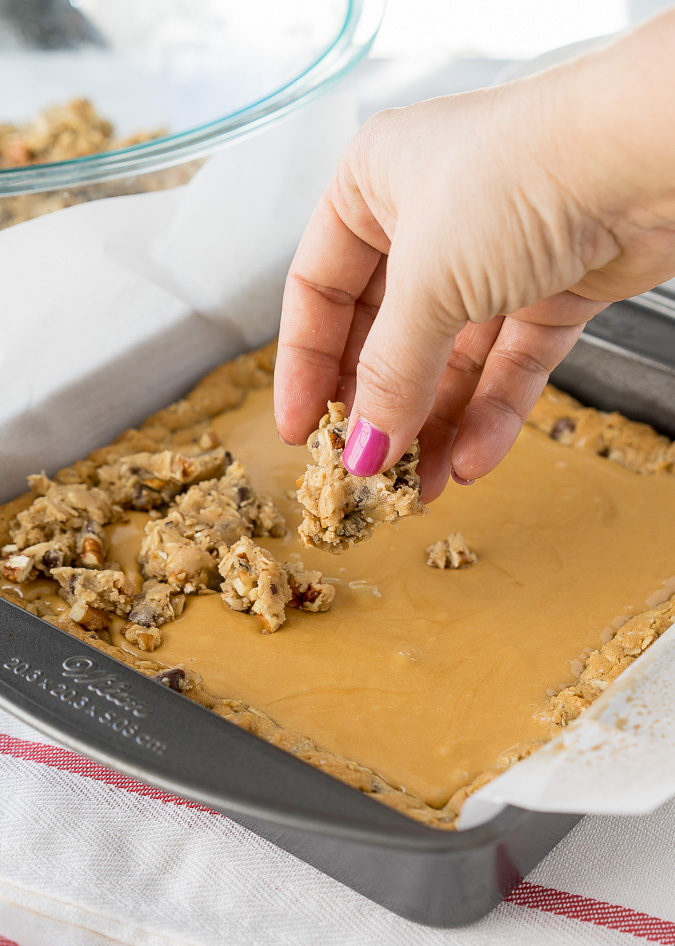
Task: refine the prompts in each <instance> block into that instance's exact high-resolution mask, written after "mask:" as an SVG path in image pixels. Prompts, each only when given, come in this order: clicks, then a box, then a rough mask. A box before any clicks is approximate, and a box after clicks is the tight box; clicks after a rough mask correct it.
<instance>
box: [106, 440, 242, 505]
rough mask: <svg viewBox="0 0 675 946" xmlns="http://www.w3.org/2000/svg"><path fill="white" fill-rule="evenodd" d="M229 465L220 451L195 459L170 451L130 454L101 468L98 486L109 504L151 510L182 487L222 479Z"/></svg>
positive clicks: (199, 455)
mask: <svg viewBox="0 0 675 946" xmlns="http://www.w3.org/2000/svg"><path fill="white" fill-rule="evenodd" d="M231 462H232V456H231V454H229V453H227V452H226V451H225V450H224V449H223V447H217V448H216V449H215V450H208V451H205V452H204V453H198V454H197V455H196V456H187V455H186V453H184V452H183V453H178V452H176V451H173V450H162V451H160V452H159V453H148V452H144V453H134V454H132V455H131V456H129V457H121V458H120V459H119V460H117V461H116V462H115V463H107V464H104V465H103V466H101V467H100V468H99V470H98V482H99V485H100V486H101V487H102V488H103V489H105V490H106V491H107V492H108V493H109V495H110V497H111V499H112V501H113V502H115V503H119V504H120V505H121V506H125V507H126V508H127V509H140V510H148V509H155V508H157V507H158V506H164V505H166V504H167V503H169V502H171V500H172V499H173V498H174V497H175V496H177V495H178V493H179V492H180V491H181V490H182V489H184V488H185V487H186V486H191V485H192V484H193V483H197V482H199V481H200V480H208V479H211V478H212V477H214V476H222V474H223V473H224V472H225V467H226V466H227V465H228V464H229V463H231Z"/></svg>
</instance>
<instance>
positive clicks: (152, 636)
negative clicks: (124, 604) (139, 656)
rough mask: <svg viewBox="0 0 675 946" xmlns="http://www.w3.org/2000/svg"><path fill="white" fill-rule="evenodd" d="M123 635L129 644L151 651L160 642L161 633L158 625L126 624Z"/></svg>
mask: <svg viewBox="0 0 675 946" xmlns="http://www.w3.org/2000/svg"><path fill="white" fill-rule="evenodd" d="M124 636H125V637H126V639H127V640H128V641H129V643H130V644H135V645H136V646H137V647H138V648H139V649H140V650H147V651H152V650H156V649H157V647H159V645H160V644H161V643H162V635H161V633H160V630H159V628H158V627H145V626H144V625H142V624H127V625H126V627H125V628H124Z"/></svg>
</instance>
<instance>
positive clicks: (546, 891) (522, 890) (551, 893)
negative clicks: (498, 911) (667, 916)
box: [505, 880, 675, 946]
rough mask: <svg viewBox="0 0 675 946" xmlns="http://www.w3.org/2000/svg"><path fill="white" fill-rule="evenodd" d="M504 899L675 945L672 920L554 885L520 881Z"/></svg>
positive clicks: (674, 929) (655, 941) (532, 908)
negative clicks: (545, 885) (546, 885)
mask: <svg viewBox="0 0 675 946" xmlns="http://www.w3.org/2000/svg"><path fill="white" fill-rule="evenodd" d="M505 900H506V902H507V903H515V904H517V905H518V906H521V907H529V908H530V909H531V910H543V911H544V912H545V913H556V914H557V915H558V916H565V917H567V918H568V919H571V920H581V921H582V923H594V924H595V925H596V926H604V927H606V928H607V929H610V930H617V931H619V932H621V933H630V934H631V935H632V936H639V937H641V938H642V939H647V940H649V941H650V942H652V943H663V944H667V946H675V923H671V922H670V921H669V920H661V919H659V917H656V916H650V915H649V914H648V913H640V912H638V911H637V910H631V909H630V908H629V907H621V906H619V905H618V904H616V903H606V902H605V901H604V900H594V899H593V898H592V897H582V896H580V895H579V894H576V893H567V892H566V891H564V890H555V889H554V888H553V887H542V886H540V885H539V884H531V883H529V882H528V881H527V880H523V881H521V883H519V884H518V886H517V887H515V888H514V889H513V890H512V891H511V893H510V894H509V895H508V896H507V897H505Z"/></svg>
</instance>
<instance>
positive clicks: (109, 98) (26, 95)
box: [0, 0, 384, 228]
mask: <svg viewBox="0 0 675 946" xmlns="http://www.w3.org/2000/svg"><path fill="white" fill-rule="evenodd" d="M383 6H384V0H322V2H321V3H316V2H312V0H284V2H283V3H282V2H279V0H246V2H245V3H241V2H234V0H142V2H138V0H115V3H110V2H108V0H4V4H0V143H1V142H2V133H3V131H5V133H6V134H7V133H8V131H9V132H10V133H12V146H11V147H10V148H9V149H8V151H7V152H5V159H4V162H2V163H0V228H2V227H7V226H10V225H11V224H14V223H19V222H21V221H23V220H27V219H30V218H31V217H34V216H38V215H40V214H43V213H47V212H50V211H53V210H57V209H60V208H61V207H65V206H70V205H71V204H74V203H80V202H82V201H85V200H92V199H97V198H101V197H106V196H114V195H120V194H129V193H137V192H140V191H146V190H157V189H164V188H167V187H172V186H175V185H178V184H182V183H185V181H187V180H188V179H189V178H190V177H191V176H192V174H193V173H194V171H195V170H196V169H197V168H198V167H199V166H200V165H201V163H202V161H203V159H204V158H206V157H207V156H208V155H209V154H211V153H212V152H214V151H216V150H219V149H221V148H223V147H224V146H226V145H227V144H228V143H230V142H231V141H233V140H234V139H236V138H239V137H241V136H243V135H248V134H251V133H252V132H254V131H256V130H257V129H259V128H261V127H262V126H264V125H265V124H267V123H269V122H271V121H273V120H275V119H277V118H279V117H280V116H282V115H284V114H286V113H287V112H289V111H290V110H292V109H294V108H296V107H298V106H299V105H301V104H303V103H304V102H306V101H308V100H309V99H311V98H313V97H314V96H317V95H318V94H320V93H321V92H323V91H324V90H326V89H327V88H328V87H329V86H331V85H332V84H333V83H334V82H335V81H336V80H338V79H339V78H340V77H341V76H343V75H344V74H345V73H346V72H348V71H349V70H350V69H351V68H352V67H353V66H354V65H355V64H356V63H357V62H358V61H359V60H360V59H361V58H362V57H363V56H364V55H365V53H366V52H367V51H368V49H369V48H370V45H371V44H372V41H373V39H374V37H375V35H376V33H377V30H378V27H379V24H380V20H381V17H382V13H383ZM64 23H65V25H64ZM82 98H84V99H87V100H90V101H91V103H92V105H93V107H94V109H95V111H96V113H98V114H99V115H102V116H104V117H105V119H107V120H109V122H110V125H109V126H108V125H106V126H105V128H104V134H103V140H102V141H99V142H98V143H97V145H96V153H91V154H84V153H82V154H79V155H78V156H74V157H70V156H69V157H68V159H65V160H53V159H51V155H50V154H49V152H46V153H47V159H46V160H45V159H40V158H39V157H38V158H37V159H36V158H35V156H29V157H28V158H27V157H26V153H25V149H24V151H22V140H21V135H20V134H18V135H17V133H16V131H15V129H16V126H20V125H23V124H24V123H26V122H30V121H31V120H34V119H35V118H36V116H38V115H39V114H40V113H41V111H42V110H44V109H45V108H47V107H49V106H54V105H64V104H65V103H69V102H70V101H71V100H73V99H75V100H77V99H82ZM87 108H88V106H86V105H83V104H82V103H81V102H80V103H79V104H78V103H76V105H75V111H76V112H77V114H76V115H75V119H73V118H72V115H66V124H67V123H68V122H70V123H71V124H72V123H73V121H74V122H75V124H77V122H79V121H80V120H81V115H80V113H81V112H82V111H83V110H86V109H87ZM78 110H79V111H78ZM59 114H60V113H59ZM53 119H54V114H53V113H52V116H51V118H50V119H49V120H50V121H53ZM39 121H40V122H42V125H44V123H45V121H47V119H40V120H39ZM95 121H96V122H98V121H99V119H98V116H96V119H95ZM3 123H9V124H5V127H4V129H3ZM9 125H11V126H12V127H11V128H10V127H9ZM42 125H40V124H38V132H40V133H41V132H42V131H43V130H44V129H43V128H42ZM100 127H103V126H101V125H97V134H98V131H99V129H100ZM112 128H114V135H113V134H112V131H111V129H112ZM34 130H35V129H33V131H34ZM108 132H109V133H108ZM49 133H50V129H47V130H46V134H49ZM106 133H107V136H106ZM17 137H18V138H19V142H20V143H19V144H18V145H17V143H16V139H17ZM125 137H126V138H127V140H126V141H124V140H123V139H124V138H125ZM1 153H2V151H1V149H0V154H1ZM36 161H37V162H38V163H35V162H36ZM41 161H42V162H44V163H40V162H41ZM3 164H4V166H3Z"/></svg>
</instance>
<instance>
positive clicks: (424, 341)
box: [343, 243, 462, 476]
mask: <svg viewBox="0 0 675 946" xmlns="http://www.w3.org/2000/svg"><path fill="white" fill-rule="evenodd" d="M414 256H415V251H414V249H409V250H406V249H405V248H404V247H403V246H401V245H398V246H397V245H396V243H394V244H392V249H391V252H390V254H389V259H388V263H387V288H386V292H385V295H384V299H383V301H382V305H381V307H380V310H379V313H378V315H377V318H376V319H375V321H374V323H373V325H372V327H371V328H370V331H369V333H368V335H367V338H366V340H365V344H364V345H363V348H362V350H361V355H360V358H359V363H358V367H357V372H356V374H357V385H356V395H355V398H354V405H353V407H352V411H351V416H350V425H349V431H348V438H347V444H346V446H345V450H344V453H343V462H344V464H345V467H346V468H347V469H348V470H349V471H350V472H351V473H354V474H356V475H357V476H372V475H373V474H374V473H377V472H378V471H379V470H382V469H386V468H388V467H390V466H392V465H393V464H394V463H396V462H397V461H398V460H399V459H400V457H401V456H402V455H403V454H404V453H405V451H406V450H407V449H408V447H409V446H410V444H411V442H412V441H413V440H414V439H415V437H416V436H417V434H418V432H419V431H420V429H421V427H422V425H423V424H424V422H425V420H426V419H427V417H428V415H429V412H430V411H431V408H432V406H433V404H434V400H435V397H436V389H437V387H438V384H439V381H440V379H441V376H442V375H443V372H444V370H445V368H446V364H447V360H448V357H449V355H450V351H451V350H452V345H453V341H454V337H455V335H456V334H457V332H458V331H459V329H460V328H461V327H462V321H461V316H458V317H456V318H453V316H452V315H451V314H450V313H449V312H448V311H447V310H443V309H441V308H440V306H439V304H438V302H437V299H436V297H435V296H434V294H433V293H432V291H431V290H430V289H429V285H430V281H429V280H425V279H424V276H423V274H422V273H421V272H420V267H419V266H418V267H417V269H415V268H414V267H413V266H412V265H411V260H413V259H414Z"/></svg>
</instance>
